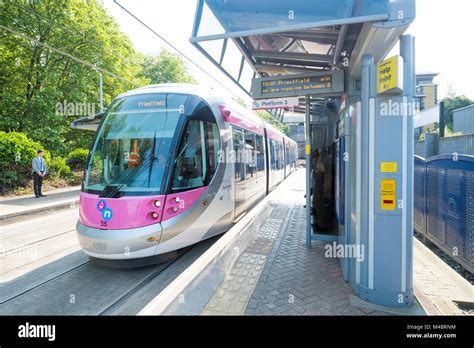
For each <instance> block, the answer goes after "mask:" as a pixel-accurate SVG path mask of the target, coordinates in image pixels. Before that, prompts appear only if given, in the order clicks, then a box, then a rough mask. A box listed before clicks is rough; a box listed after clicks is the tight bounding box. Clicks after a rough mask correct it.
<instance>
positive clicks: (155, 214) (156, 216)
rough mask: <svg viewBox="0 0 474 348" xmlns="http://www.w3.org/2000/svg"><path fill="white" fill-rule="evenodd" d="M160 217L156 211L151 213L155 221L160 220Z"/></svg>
mask: <svg viewBox="0 0 474 348" xmlns="http://www.w3.org/2000/svg"><path fill="white" fill-rule="evenodd" d="M158 216H159V214H158V213H157V212H156V211H154V212H152V213H151V217H152V218H153V219H155V220H156V219H158Z"/></svg>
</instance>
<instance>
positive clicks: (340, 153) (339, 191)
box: [334, 137, 346, 226]
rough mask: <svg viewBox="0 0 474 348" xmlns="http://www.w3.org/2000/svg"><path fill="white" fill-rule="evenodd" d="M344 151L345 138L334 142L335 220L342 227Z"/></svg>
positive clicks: (343, 222) (344, 171) (343, 221)
mask: <svg viewBox="0 0 474 348" xmlns="http://www.w3.org/2000/svg"><path fill="white" fill-rule="evenodd" d="M345 151H346V138H345V137H341V138H339V139H338V140H337V142H336V168H335V184H336V185H335V194H334V196H335V198H336V218H337V221H338V223H339V225H341V226H344V224H345V220H344V208H345V205H344V200H345V195H344V190H345V180H344V178H345V175H346V170H345V163H344V152H345Z"/></svg>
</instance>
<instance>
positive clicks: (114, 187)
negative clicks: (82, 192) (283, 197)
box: [100, 154, 156, 198]
mask: <svg viewBox="0 0 474 348" xmlns="http://www.w3.org/2000/svg"><path fill="white" fill-rule="evenodd" d="M155 158H156V156H155V155H154V154H151V155H150V157H149V158H147V159H146V161H145V162H143V164H142V166H141V167H140V169H139V170H138V171H131V172H129V173H128V174H127V176H126V177H125V178H123V179H121V181H122V182H123V183H122V184H109V185H106V186H105V187H104V189H103V190H102V192H101V193H100V197H105V198H120V197H122V196H123V191H121V189H122V188H123V187H124V186H125V185H126V184H127V181H128V179H130V177H131V176H133V175H135V176H138V175H140V174H141V173H143V172H144V171H145V170H147V169H148V168H149V167H150V166H151V164H152V163H153V161H154V160H155Z"/></svg>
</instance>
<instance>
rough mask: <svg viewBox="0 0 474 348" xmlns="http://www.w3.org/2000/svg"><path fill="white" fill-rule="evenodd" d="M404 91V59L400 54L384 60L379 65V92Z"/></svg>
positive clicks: (392, 92) (396, 92)
mask: <svg viewBox="0 0 474 348" xmlns="http://www.w3.org/2000/svg"><path fill="white" fill-rule="evenodd" d="M402 92H403V61H402V58H401V57H400V56H394V57H392V58H388V59H385V60H383V61H382V62H380V63H379V64H378V65H377V94H400V93H402Z"/></svg>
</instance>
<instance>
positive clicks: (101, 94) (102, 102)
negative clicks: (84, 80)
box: [99, 71, 104, 112]
mask: <svg viewBox="0 0 474 348" xmlns="http://www.w3.org/2000/svg"><path fill="white" fill-rule="evenodd" d="M99 109H100V112H102V111H104V101H103V91H102V72H100V71H99Z"/></svg>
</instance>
